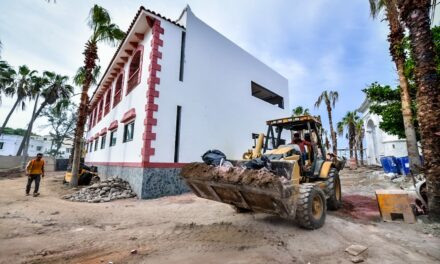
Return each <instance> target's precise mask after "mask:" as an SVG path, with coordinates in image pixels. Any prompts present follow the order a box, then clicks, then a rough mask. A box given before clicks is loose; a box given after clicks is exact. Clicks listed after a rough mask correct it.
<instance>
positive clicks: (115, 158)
mask: <svg viewBox="0 0 440 264" xmlns="http://www.w3.org/2000/svg"><path fill="white" fill-rule="evenodd" d="M142 22H144V23H146V21H145V19H144V20H142ZM151 37H152V35H151V31H150V30H149V31H148V32H147V33H146V34H145V37H144V40H143V41H141V42H140V44H141V45H143V46H144V52H143V56H142V72H141V81H140V83H139V84H138V85H137V86H136V87H135V88H134V89H133V90H132V91H131V92H130V93H129V94H128V95H126V92H127V81H128V77H129V76H128V69H129V66H130V61H131V57H130V59H129V60H128V62H127V63H126V64H125V65H124V69H123V71H124V85H123V87H122V99H121V101H120V102H119V104H117V105H116V107H115V108H112V106H113V95H114V90H115V87H114V86H115V83H116V80H117V77H116V78H115V81H114V82H113V84H112V85H111V89H112V96H111V103H110V112H109V113H108V114H107V115H106V116H104V117H103V118H102V119H101V121H99V122H98V123H97V124H96V125H95V126H94V127H93V128H91V130H90V131H88V132H87V134H86V139H89V138H91V137H92V136H94V135H95V134H96V133H99V132H100V131H101V130H102V129H103V128H108V127H109V126H110V123H111V122H112V121H114V120H118V122H119V121H120V120H121V119H122V117H123V115H124V114H125V113H126V112H127V111H128V110H130V109H131V108H135V109H136V119H135V127H134V138H133V140H132V141H129V142H125V143H123V133H124V124H123V123H119V124H118V129H117V133H116V136H117V139H116V145H115V146H112V147H110V131H108V132H107V134H106V144H105V148H104V149H101V137H100V138H99V144H98V150H97V151H94V147H93V150H92V152H87V154H86V158H85V160H86V161H90V162H93V161H95V162H141V161H142V156H141V148H142V145H143V139H142V134H143V132H144V118H145V115H146V114H145V103H146V92H147V86H148V85H147V79H148V66H149V65H150V59H149V55H150V51H151V46H150V42H151ZM133 55H134V53H133ZM89 121H90V120H89ZM93 144H94V143H93Z"/></svg>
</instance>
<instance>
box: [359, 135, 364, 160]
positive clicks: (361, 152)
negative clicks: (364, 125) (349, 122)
mask: <svg viewBox="0 0 440 264" xmlns="http://www.w3.org/2000/svg"><path fill="white" fill-rule="evenodd" d="M363 139H364V137H363V135H361V136H360V138H359V149H360V154H361V166H364V143H363V142H362V141H363Z"/></svg>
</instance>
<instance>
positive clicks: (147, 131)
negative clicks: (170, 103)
mask: <svg viewBox="0 0 440 264" xmlns="http://www.w3.org/2000/svg"><path fill="white" fill-rule="evenodd" d="M147 23H149V25H150V27H152V30H151V32H152V34H153V36H152V38H151V43H150V44H151V52H150V65H149V67H148V79H147V85H148V89H147V100H146V104H145V113H146V117H145V119H144V134H143V135H142V138H143V140H144V144H143V146H142V150H141V154H142V166H143V167H145V168H160V166H161V165H158V164H159V163H151V162H150V159H151V156H153V155H154V154H155V152H156V150H155V149H154V148H153V147H152V142H153V141H154V140H156V133H154V132H153V127H154V126H156V125H157V119H156V118H154V112H157V111H158V110H159V106H158V105H157V104H156V103H155V99H156V98H158V97H159V91H158V90H157V87H158V85H160V78H159V77H157V72H160V71H161V70H162V66H161V65H160V60H161V59H162V52H160V51H159V48H160V47H162V46H163V40H162V39H161V35H163V34H164V32H165V30H164V29H163V28H162V27H161V26H160V20H158V19H154V20H148V19H147ZM161 164H162V163H161ZM167 164H168V163H167ZM169 164H173V165H168V166H164V167H163V168H170V167H173V166H176V165H175V164H178V163H169ZM158 166H159V167H158ZM173 168H174V167H173Z"/></svg>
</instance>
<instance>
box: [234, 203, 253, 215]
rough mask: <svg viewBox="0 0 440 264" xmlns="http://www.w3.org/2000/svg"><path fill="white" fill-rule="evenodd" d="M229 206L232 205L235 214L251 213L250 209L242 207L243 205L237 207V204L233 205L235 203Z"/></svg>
mask: <svg viewBox="0 0 440 264" xmlns="http://www.w3.org/2000/svg"><path fill="white" fill-rule="evenodd" d="M231 207H232V209H234V211H235V212H236V213H237V214H245V213H252V210H249V209H246V208H243V207H238V206H235V205H231Z"/></svg>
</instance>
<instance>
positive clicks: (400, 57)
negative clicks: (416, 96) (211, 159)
mask: <svg viewBox="0 0 440 264" xmlns="http://www.w3.org/2000/svg"><path fill="white" fill-rule="evenodd" d="M369 1H370V11H371V16H372V17H373V18H377V17H378V15H379V14H380V12H381V11H382V10H384V9H385V13H386V19H387V21H388V26H389V28H390V33H389V34H388V42H389V43H390V47H389V50H390V54H391V57H392V59H393V61H394V63H395V65H396V68H397V73H398V75H399V85H400V99H401V101H402V109H401V111H402V116H403V124H404V128H405V137H406V148H407V150H408V157H409V161H410V168H411V169H412V170H414V171H418V170H419V168H420V167H421V161H420V156H419V150H418V146H417V138H416V130H415V128H414V123H413V113H412V110H411V96H410V94H409V84H408V79H407V77H406V76H405V54H404V52H403V51H402V44H403V39H404V28H403V26H402V24H401V23H400V21H399V11H398V10H397V5H396V0H369Z"/></svg>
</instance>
